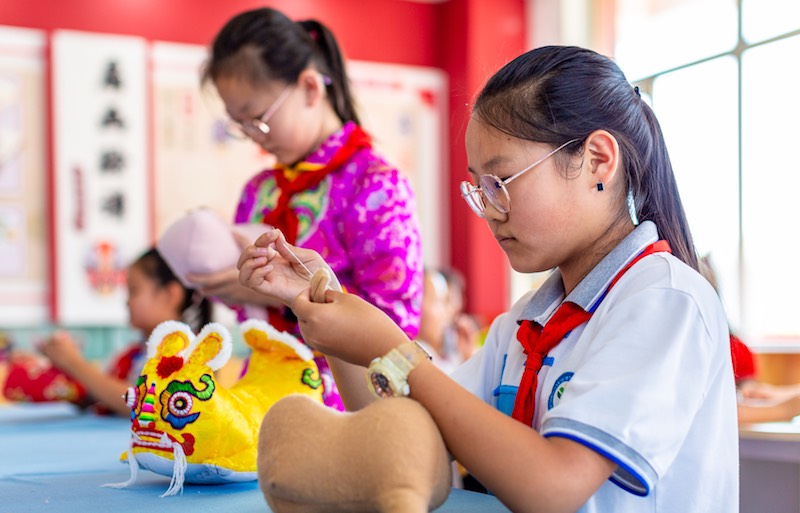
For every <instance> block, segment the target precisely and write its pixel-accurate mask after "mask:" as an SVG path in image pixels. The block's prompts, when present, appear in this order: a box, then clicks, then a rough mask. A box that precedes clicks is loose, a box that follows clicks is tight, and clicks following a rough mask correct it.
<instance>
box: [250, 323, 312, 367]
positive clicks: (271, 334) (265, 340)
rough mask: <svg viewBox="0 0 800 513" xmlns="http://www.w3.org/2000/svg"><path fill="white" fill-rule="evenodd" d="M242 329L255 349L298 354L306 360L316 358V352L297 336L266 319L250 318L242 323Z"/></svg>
mask: <svg viewBox="0 0 800 513" xmlns="http://www.w3.org/2000/svg"><path fill="white" fill-rule="evenodd" d="M241 330H242V337H243V338H244V341H245V343H246V344H247V345H248V346H250V347H251V348H253V350H260V351H271V352H283V353H285V354H286V355H291V356H295V355H297V356H299V357H300V358H301V359H302V360H303V361H306V362H309V361H311V360H312V359H313V358H314V353H312V352H311V350H310V349H309V348H308V347H307V346H305V345H303V343H302V342H300V341H299V340H297V338H296V337H294V336H293V335H291V334H289V333H286V332H285V331H278V330H276V329H275V328H273V327H272V326H271V325H270V324H269V323H268V322H266V321H262V320H260V319H248V320H246V321H245V322H243V323H242V325H241Z"/></svg>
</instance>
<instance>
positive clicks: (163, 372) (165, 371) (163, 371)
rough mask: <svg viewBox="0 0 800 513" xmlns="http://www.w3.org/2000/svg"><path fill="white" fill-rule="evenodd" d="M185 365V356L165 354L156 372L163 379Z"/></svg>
mask: <svg viewBox="0 0 800 513" xmlns="http://www.w3.org/2000/svg"><path fill="white" fill-rule="evenodd" d="M181 367H183V358H181V357H180V356H164V357H162V358H161V360H159V361H158V367H156V373H158V377H159V378H161V379H164V378H166V377H167V376H169V375H170V374H172V373H173V372H177V371H179V370H180V369H181Z"/></svg>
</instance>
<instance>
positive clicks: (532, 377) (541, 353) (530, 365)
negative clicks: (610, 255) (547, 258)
mask: <svg viewBox="0 0 800 513" xmlns="http://www.w3.org/2000/svg"><path fill="white" fill-rule="evenodd" d="M657 252H667V253H669V252H671V251H670V247H669V244H668V243H667V241H665V240H659V241H656V242H654V243H653V244H650V245H649V246H647V247H646V248H645V249H644V251H642V252H641V253H640V254H639V255H637V256H636V258H634V259H633V260H632V261H631V262H630V263H629V264H628V265H626V266H625V267H623V268H622V269H621V270H620V271H619V272H618V273H617V275H616V276H614V279H613V280H611V284H610V285H609V286H608V289H606V293H608V291H609V290H611V287H613V286H614V285H615V284H616V283H617V281H618V280H619V279H620V277H622V275H623V274H625V272H626V271H627V270H628V269H630V268H631V267H633V265H634V264H635V263H636V262H638V261H639V260H641V259H642V258H644V257H646V256H647V255H650V254H652V253H657ZM591 317H592V312H587V311H586V310H584V309H583V308H581V307H580V306H578V305H577V304H575V303H573V302H571V301H565V302H563V303H561V306H559V307H558V309H557V310H556V313H554V314H553V316H552V317H551V318H550V320H548V321H547V323H546V324H545V325H544V327H542V326H541V325H540V324H538V323H536V322H534V321H527V320H526V321H523V322H522V324H520V326H519V329H518V330H517V340H518V341H519V343H520V344H522V348H523V351H524V353H525V354H526V355H527V358H526V360H525V370H524V371H523V372H522V379H521V380H520V383H519V388H518V389H517V398H516V400H515V401H514V410H513V411H512V413H511V416H512V417H513V418H515V419H517V420H518V421H520V422H522V423H523V424H525V425H526V426H532V425H533V415H534V413H535V411H536V389H537V388H538V383H539V370H540V369H541V368H542V363H543V362H544V358H545V356H547V354H548V353H550V351H552V350H553V348H554V347H556V346H557V345H558V344H559V343H561V341H562V340H563V339H564V337H565V336H567V334H568V333H569V332H571V331H572V330H573V329H575V328H577V327H578V326H580V325H581V324H583V323H585V322H587V321H588V320H589V319H590V318H591Z"/></svg>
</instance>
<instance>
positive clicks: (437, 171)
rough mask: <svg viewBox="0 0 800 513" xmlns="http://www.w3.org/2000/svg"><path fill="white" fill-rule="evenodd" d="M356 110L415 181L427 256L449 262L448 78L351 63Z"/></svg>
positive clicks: (383, 149)
mask: <svg viewBox="0 0 800 513" xmlns="http://www.w3.org/2000/svg"><path fill="white" fill-rule="evenodd" d="M347 66H348V74H349V75H350V80H351V82H352V86H353V94H354V96H355V101H356V108H358V112H359V116H360V118H361V120H362V123H363V124H364V129H365V130H367V131H368V132H369V133H370V134H371V135H372V137H373V142H374V144H375V146H376V147H377V148H379V149H380V151H381V153H382V154H383V155H386V157H387V159H389V160H390V161H391V162H392V163H393V164H394V165H396V166H397V168H398V169H399V170H400V171H401V172H403V173H405V174H406V175H407V176H408V177H409V178H410V180H411V185H412V187H413V188H414V192H415V194H416V198H417V210H418V212H417V214H418V216H419V219H420V226H421V230H422V250H423V259H424V261H425V264H426V265H429V266H432V267H435V266H439V265H441V264H442V262H444V261H447V256H448V255H446V254H444V252H445V250H446V248H449V247H450V245H449V242H448V241H447V240H443V237H444V234H445V233H446V232H445V230H444V228H443V227H445V226H447V223H448V217H447V215H448V212H449V206H448V199H447V198H448V196H447V195H446V194H444V191H443V184H444V183H447V170H448V167H447V158H446V154H447V152H446V146H445V143H446V141H447V136H446V134H447V125H446V120H447V101H448V97H447V95H448V90H447V76H446V74H445V73H444V71H442V70H439V69H435V68H424V67H418V66H407V65H399V64H384V63H375V62H366V61H349V62H348V63H347Z"/></svg>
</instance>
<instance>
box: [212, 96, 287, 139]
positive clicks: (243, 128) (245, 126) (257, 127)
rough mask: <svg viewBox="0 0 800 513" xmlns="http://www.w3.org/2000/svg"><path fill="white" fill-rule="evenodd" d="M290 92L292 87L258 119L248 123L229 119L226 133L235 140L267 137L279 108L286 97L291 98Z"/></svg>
mask: <svg viewBox="0 0 800 513" xmlns="http://www.w3.org/2000/svg"><path fill="white" fill-rule="evenodd" d="M290 92H291V86H286V87H285V88H284V89H283V91H281V94H279V95H278V98H277V99H276V100H275V101H274V102H273V103H272V105H270V107H269V108H268V109H267V110H266V112H264V114H262V115H260V116H259V117H257V118H253V119H250V120H247V121H234V120H232V119H229V120H228V122H227V124H226V125H225V132H226V133H227V134H228V135H230V136H231V137H233V138H234V139H247V138H248V137H251V136H253V135H255V136H261V135H267V134H268V133H269V132H270V126H269V124H268V122H269V120H270V119H271V118H272V116H274V115H275V112H277V111H278V108H279V107H280V106H281V104H282V103H283V101H284V100H285V99H286V97H287V96H289V93H290Z"/></svg>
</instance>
